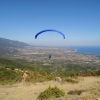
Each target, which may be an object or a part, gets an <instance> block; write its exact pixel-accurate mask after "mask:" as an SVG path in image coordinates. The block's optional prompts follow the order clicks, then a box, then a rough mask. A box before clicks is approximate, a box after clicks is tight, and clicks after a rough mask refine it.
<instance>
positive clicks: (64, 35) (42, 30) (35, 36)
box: [35, 29, 65, 39]
mask: <svg viewBox="0 0 100 100" xmlns="http://www.w3.org/2000/svg"><path fill="white" fill-rule="evenodd" d="M47 31H52V32H57V33H59V34H61V35H62V36H63V38H64V39H65V35H64V34H63V33H62V32H60V31H58V30H54V29H46V30H42V31H40V32H38V33H37V34H36V35H35V39H37V37H38V35H39V34H41V33H43V32H47Z"/></svg>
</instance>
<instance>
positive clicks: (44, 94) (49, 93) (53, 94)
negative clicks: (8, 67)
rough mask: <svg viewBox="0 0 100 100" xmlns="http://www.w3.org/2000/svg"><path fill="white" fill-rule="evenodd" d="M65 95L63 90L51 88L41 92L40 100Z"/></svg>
mask: <svg viewBox="0 0 100 100" xmlns="http://www.w3.org/2000/svg"><path fill="white" fill-rule="evenodd" d="M64 95H65V93H64V91H63V90H60V89H59V88H58V87H56V86H55V87H52V88H51V87H49V88H48V89H46V90H45V91H43V92H41V93H40V94H39V96H38V99H39V100H47V99H49V98H51V97H55V98H59V97H62V96H64Z"/></svg>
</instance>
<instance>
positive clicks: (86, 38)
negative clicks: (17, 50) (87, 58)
mask: <svg viewBox="0 0 100 100" xmlns="http://www.w3.org/2000/svg"><path fill="white" fill-rule="evenodd" d="M45 29H56V30H59V31H61V32H62V33H63V34H65V37H66V38H65V39H63V37H62V36H61V35H60V34H58V33H56V32H44V33H42V34H40V35H39V36H38V38H37V39H35V35H36V34H37V33H38V32H39V31H41V30H45ZM0 37H2V38H7V39H10V40H17V41H21V42H25V43H28V44H32V45H36V46H38V45H43V46H45V45H46V46H68V45H100V0H0Z"/></svg>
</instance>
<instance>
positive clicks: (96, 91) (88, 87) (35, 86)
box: [0, 76, 100, 100]
mask: <svg viewBox="0 0 100 100" xmlns="http://www.w3.org/2000/svg"><path fill="white" fill-rule="evenodd" d="M78 80H79V83H76V84H75V83H68V82H62V83H59V82H55V81H49V82H43V83H25V82H21V83H17V84H14V85H0V100H37V96H38V95H39V93H40V92H41V91H44V90H45V89H47V88H48V87H49V86H51V87H54V86H57V87H58V88H60V89H62V90H64V91H65V93H66V95H65V97H62V98H60V99H51V100H96V98H100V77H97V76H96V77H79V78H78ZM75 90H85V91H84V92H82V93H81V94H80V95H78V94H68V92H69V91H75ZM98 100H99V99H98Z"/></svg>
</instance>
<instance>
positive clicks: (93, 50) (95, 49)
mask: <svg viewBox="0 0 100 100" xmlns="http://www.w3.org/2000/svg"><path fill="white" fill-rule="evenodd" d="M69 48H71V49H74V50H75V51H76V52H80V53H85V54H95V55H100V46H69Z"/></svg>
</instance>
